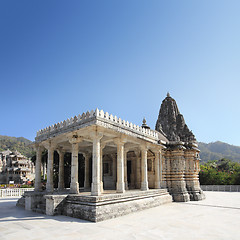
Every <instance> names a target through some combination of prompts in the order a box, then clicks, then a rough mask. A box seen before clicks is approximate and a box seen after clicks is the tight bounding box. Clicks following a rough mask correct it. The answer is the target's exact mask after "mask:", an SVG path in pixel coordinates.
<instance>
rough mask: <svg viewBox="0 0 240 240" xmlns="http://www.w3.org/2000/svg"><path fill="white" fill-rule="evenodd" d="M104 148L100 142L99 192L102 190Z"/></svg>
mask: <svg viewBox="0 0 240 240" xmlns="http://www.w3.org/2000/svg"><path fill="white" fill-rule="evenodd" d="M104 148H105V144H102V146H101V147H100V184H101V192H103V149H104Z"/></svg>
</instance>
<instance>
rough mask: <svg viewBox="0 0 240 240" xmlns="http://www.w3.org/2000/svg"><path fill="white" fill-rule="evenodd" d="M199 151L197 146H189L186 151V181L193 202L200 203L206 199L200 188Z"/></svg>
mask: <svg viewBox="0 0 240 240" xmlns="http://www.w3.org/2000/svg"><path fill="white" fill-rule="evenodd" d="M198 153H199V150H198V149H197V147H196V146H193V145H192V144H189V146H188V148H187V149H186V150H185V160H186V167H185V180H186V186H187V190H188V193H189V196H190V200H191V201H199V200H202V199H205V195H204V193H203V191H202V189H201V187H200V183H199V177H198V173H199V168H198V163H199V157H198Z"/></svg>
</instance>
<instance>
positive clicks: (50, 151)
mask: <svg viewBox="0 0 240 240" xmlns="http://www.w3.org/2000/svg"><path fill="white" fill-rule="evenodd" d="M54 147H55V146H54V145H53V144H52V143H51V142H49V144H48V146H47V149H48V164H47V184H46V190H47V192H49V193H52V192H53V189H54V186H53V160H54Z"/></svg>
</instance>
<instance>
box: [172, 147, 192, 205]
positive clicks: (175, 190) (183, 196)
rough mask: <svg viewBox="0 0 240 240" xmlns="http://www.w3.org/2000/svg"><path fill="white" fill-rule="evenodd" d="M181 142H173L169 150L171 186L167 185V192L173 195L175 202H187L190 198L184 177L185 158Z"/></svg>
mask: <svg viewBox="0 0 240 240" xmlns="http://www.w3.org/2000/svg"><path fill="white" fill-rule="evenodd" d="M184 149H185V147H184V146H183V143H182V142H176V143H173V145H172V146H171V148H170V150H169V154H170V155H169V156H170V164H171V174H170V179H169V180H170V181H171V187H170V186H169V185H168V190H169V193H170V194H171V195H172V196H173V200H174V201H175V202H187V201H189V200H190V198H189V194H188V192H187V188H186V182H185V178H184V172H185V158H184Z"/></svg>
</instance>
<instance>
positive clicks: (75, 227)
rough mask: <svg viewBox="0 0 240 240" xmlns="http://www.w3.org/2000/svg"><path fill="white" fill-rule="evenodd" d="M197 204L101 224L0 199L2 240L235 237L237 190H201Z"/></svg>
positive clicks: (239, 209)
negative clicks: (40, 211) (42, 212)
mask: <svg viewBox="0 0 240 240" xmlns="http://www.w3.org/2000/svg"><path fill="white" fill-rule="evenodd" d="M205 194H206V199H205V200H203V201H198V202H186V203H169V204H165V205H162V206H159V207H155V208H151V209H147V210H144V211H140V212H136V213H133V214H130V215H126V216H123V217H119V218H115V219H110V220H107V221H104V222H99V223H93V222H88V221H84V220H80V219H74V218H70V217H66V216H46V215H43V214H38V213H34V212H31V211H25V210H24V209H22V208H18V207H16V206H15V205H16V201H17V198H8V199H6V198H5V199H0V239H1V240H23V239H24V240H26V239H28V240H38V239H39V240H40V239H41V240H43V239H44V240H48V239H50V240H51V239H59V240H65V239H68V240H75V239H78V240H79V239H80V240H81V239H88V240H95V239H101V240H103V239H111V240H112V239H138V240H141V239H163V240H165V239H184V240H187V239H191V240H192V239H204V240H206V239H224V240H225V239H237V240H239V239H240V226H239V224H240V193H233V192H205Z"/></svg>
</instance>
